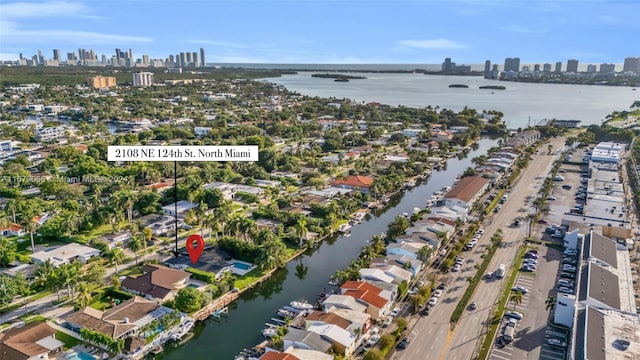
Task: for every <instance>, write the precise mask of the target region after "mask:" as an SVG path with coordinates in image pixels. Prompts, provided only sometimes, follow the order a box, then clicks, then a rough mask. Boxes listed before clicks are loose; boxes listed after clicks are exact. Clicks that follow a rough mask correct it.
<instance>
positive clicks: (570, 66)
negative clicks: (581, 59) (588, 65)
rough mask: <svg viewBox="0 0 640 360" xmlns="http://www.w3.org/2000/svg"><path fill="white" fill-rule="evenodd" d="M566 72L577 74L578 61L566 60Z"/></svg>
mask: <svg viewBox="0 0 640 360" xmlns="http://www.w3.org/2000/svg"><path fill="white" fill-rule="evenodd" d="M567 72H568V73H577V72H578V60H576V59H570V60H567Z"/></svg>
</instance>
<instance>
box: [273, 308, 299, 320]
mask: <svg viewBox="0 0 640 360" xmlns="http://www.w3.org/2000/svg"><path fill="white" fill-rule="evenodd" d="M276 313H277V314H278V316H280V317H282V318H285V319H293V318H294V317H296V315H298V314H296V313H294V312H293V311H289V310H285V309H278V311H277V312H276Z"/></svg>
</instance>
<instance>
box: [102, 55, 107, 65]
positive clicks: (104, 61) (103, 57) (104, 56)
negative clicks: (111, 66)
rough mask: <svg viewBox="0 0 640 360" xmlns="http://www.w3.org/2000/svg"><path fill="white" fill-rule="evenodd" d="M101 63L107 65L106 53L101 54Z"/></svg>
mask: <svg viewBox="0 0 640 360" xmlns="http://www.w3.org/2000/svg"><path fill="white" fill-rule="evenodd" d="M100 62H101V63H102V65H107V55H105V54H102V59H101V61H100Z"/></svg>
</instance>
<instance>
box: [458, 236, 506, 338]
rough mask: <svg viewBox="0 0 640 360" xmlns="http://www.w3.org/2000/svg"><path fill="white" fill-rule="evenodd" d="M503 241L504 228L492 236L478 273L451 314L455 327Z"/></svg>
mask: <svg viewBox="0 0 640 360" xmlns="http://www.w3.org/2000/svg"><path fill="white" fill-rule="evenodd" d="M501 243H502V230H500V229H498V231H497V232H496V233H495V234H494V235H493V236H492V237H491V245H490V246H489V249H488V250H487V253H486V255H485V257H484V260H483V261H482V263H481V264H480V266H478V271H477V272H476V275H475V276H474V277H473V278H472V279H471V283H470V284H469V287H467V290H466V291H465V292H464V294H463V295H462V298H461V299H460V301H459V302H458V305H457V306H456V308H455V309H454V310H453V313H452V314H451V319H450V321H451V325H452V326H453V327H455V325H456V323H457V322H458V320H460V317H461V316H462V314H463V313H464V311H465V309H466V308H467V305H468V304H469V300H470V299H471V296H473V293H474V292H475V291H476V287H478V284H479V283H480V281H482V277H483V276H484V273H485V271H486V270H487V268H488V267H489V264H490V263H491V259H492V258H493V255H494V254H495V253H496V250H498V247H499V246H500V244H501Z"/></svg>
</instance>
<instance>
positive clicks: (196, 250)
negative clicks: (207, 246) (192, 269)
mask: <svg viewBox="0 0 640 360" xmlns="http://www.w3.org/2000/svg"><path fill="white" fill-rule="evenodd" d="M203 250H204V239H202V236H200V235H198V234H193V235H191V236H189V237H188V238H187V251H188V252H189V257H190V258H191V263H193V264H195V263H197V262H198V259H200V255H202V251H203Z"/></svg>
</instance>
